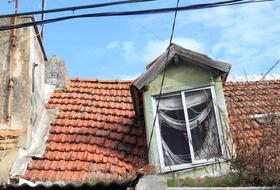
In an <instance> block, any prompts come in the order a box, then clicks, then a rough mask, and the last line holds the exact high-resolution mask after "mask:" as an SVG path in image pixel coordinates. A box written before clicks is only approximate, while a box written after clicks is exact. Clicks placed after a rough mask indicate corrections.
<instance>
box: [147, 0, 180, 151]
mask: <svg viewBox="0 0 280 190" xmlns="http://www.w3.org/2000/svg"><path fill="white" fill-rule="evenodd" d="M179 2H180V0H177V4H176V9H175V13H174V19H173V24H172V30H171V35H170V39H169V45H168V50H167V55H166V63H165V65H164V69H163V75H162V79H161V84H160V91H159V96H158V101H157V107H156V113H155V116H154V120H153V126H152V131H151V134H150V138H149V145H148V153H149V152H150V148H151V142H152V137H153V134H154V129H155V124H156V118H157V115H158V110H159V103H160V98H161V95H162V88H163V84H164V78H165V74H166V70H167V69H166V68H167V65H168V58H169V53H170V48H171V44H172V40H173V35H174V31H175V25H176V18H177V13H178V7H179Z"/></svg>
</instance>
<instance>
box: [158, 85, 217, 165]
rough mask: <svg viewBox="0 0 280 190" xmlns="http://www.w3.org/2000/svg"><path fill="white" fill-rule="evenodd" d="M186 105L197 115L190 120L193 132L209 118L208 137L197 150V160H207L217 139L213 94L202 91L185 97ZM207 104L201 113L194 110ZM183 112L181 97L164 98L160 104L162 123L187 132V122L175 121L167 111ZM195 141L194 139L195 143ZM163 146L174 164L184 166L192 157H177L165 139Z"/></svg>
mask: <svg viewBox="0 0 280 190" xmlns="http://www.w3.org/2000/svg"><path fill="white" fill-rule="evenodd" d="M185 98H186V105H187V108H188V109H189V110H191V111H192V112H194V113H196V117H194V118H190V119H189V125H190V129H191V131H193V130H195V129H196V128H197V127H199V126H200V124H201V123H203V122H204V121H205V119H206V118H207V117H208V116H209V117H208V118H209V126H208V131H207V136H206V137H205V139H203V145H201V147H202V148H200V149H199V150H195V158H197V159H200V158H207V156H209V154H210V151H211V150H210V148H209V147H210V146H209V145H213V144H214V145H216V142H215V141H216V139H217V138H215V135H217V134H215V132H216V131H215V114H214V113H211V112H212V111H213V109H212V108H213V101H212V100H211V93H210V91H207V90H201V91H196V92H191V93H190V94H188V95H186V96H185ZM205 102H207V103H208V104H207V106H206V107H205V108H204V109H203V110H202V111H200V112H198V111H196V110H194V109H193V107H194V106H197V105H200V104H203V103H205ZM176 110H182V111H183V104H182V98H181V95H178V96H173V97H164V98H162V99H161V100H160V104H159V119H160V123H164V124H165V126H166V127H171V128H173V129H176V130H180V131H182V132H183V131H186V122H185V120H180V119H177V118H176V119H175V118H173V117H170V116H168V115H167V114H166V112H167V111H176ZM194 140H195V139H193V141H194ZM161 141H162V146H163V150H164V154H165V156H166V157H168V159H169V161H170V162H171V163H172V165H173V164H183V163H186V159H189V158H190V155H176V154H174V153H173V152H172V151H171V149H170V148H169V146H170V145H169V146H168V145H167V143H166V142H165V141H164V139H163V138H162V139H161Z"/></svg>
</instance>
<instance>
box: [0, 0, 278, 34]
mask: <svg viewBox="0 0 280 190" xmlns="http://www.w3.org/2000/svg"><path fill="white" fill-rule="evenodd" d="M267 1H274V0H245V1H244V0H231V1H221V2H215V3H206V4H205V3H204V4H194V5H188V6H183V7H178V8H177V7H171V8H161V9H145V10H137V11H122V12H103V13H90V14H80V15H72V16H64V17H57V18H52V19H46V20H44V21H35V22H26V23H22V24H17V25H6V26H1V27H0V31H3V30H10V29H13V28H23V27H28V26H34V25H42V24H48V23H54V22H59V21H63V20H70V19H76V18H92V17H111V16H132V15H149V14H162V13H169V12H174V11H190V10H198V9H208V8H215V7H223V6H232V5H240V4H248V3H259V2H267Z"/></svg>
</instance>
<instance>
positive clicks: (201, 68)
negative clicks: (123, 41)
mask: <svg viewBox="0 0 280 190" xmlns="http://www.w3.org/2000/svg"><path fill="white" fill-rule="evenodd" d="M168 48H169V50H166V51H165V52H164V53H163V54H162V55H160V56H159V57H158V58H156V59H155V60H154V61H153V62H151V63H150V64H148V66H147V71H146V72H145V73H144V74H142V75H141V76H139V77H138V78H137V79H136V80H135V81H134V82H133V84H132V86H131V92H132V93H133V99H134V107H135V110H136V113H138V115H139V116H141V109H143V111H144V116H145V125H146V134H147V135H146V136H147V137H148V138H147V143H148V144H149V163H150V164H152V165H154V166H155V167H156V170H157V172H158V173H164V172H169V171H176V170H183V169H188V171H191V170H189V169H190V168H195V167H199V168H200V170H201V171H202V170H204V169H205V170H206V168H207V166H206V165H210V164H213V166H218V162H219V163H220V164H222V165H223V166H224V168H227V167H228V166H227V163H226V162H224V161H225V160H224V159H223V158H225V157H226V152H229V151H230V150H231V147H230V146H229V144H228V143H230V140H231V137H230V136H228V135H227V134H228V133H227V134H224V132H227V131H228V126H227V124H228V118H227V113H226V111H225V109H224V108H225V107H226V102H225V99H224V94H223V83H224V82H225V80H226V78H227V75H228V72H229V70H230V67H231V65H230V64H228V63H225V62H221V61H217V60H214V59H211V58H209V57H208V56H206V55H204V54H201V53H197V52H193V51H191V50H187V49H184V48H182V47H180V46H178V45H176V44H172V45H171V46H169V47H168ZM167 55H168V56H167ZM164 70H165V74H164V73H163V71H164ZM163 77H164V78H163ZM163 79H164V80H163ZM160 93H162V95H161V96H160V97H159V94H160ZM216 96H217V99H216ZM159 98H160V100H159ZM141 99H142V100H141ZM142 101H143V105H144V106H143V108H142V107H141V105H142ZM158 102H159V109H158V110H156V109H157V103H158ZM218 107H219V110H218ZM219 113H221V115H222V116H223V119H222V120H221V119H220V116H219ZM155 118H156V120H155ZM154 129H155V130H154ZM226 135H227V136H226ZM224 136H226V137H229V138H224ZM226 145H227V146H226ZM226 148H227V149H226ZM220 166H221V165H220ZM205 170H204V171H205ZM213 171H214V170H213ZM205 172H206V171H205Z"/></svg>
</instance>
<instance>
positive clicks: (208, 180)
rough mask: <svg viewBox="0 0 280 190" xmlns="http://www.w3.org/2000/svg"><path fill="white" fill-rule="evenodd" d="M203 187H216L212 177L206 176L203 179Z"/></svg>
mask: <svg viewBox="0 0 280 190" xmlns="http://www.w3.org/2000/svg"><path fill="white" fill-rule="evenodd" d="M203 185H204V187H215V186H216V183H215V179H214V178H212V177H208V176H206V177H205V178H204V182H203Z"/></svg>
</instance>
